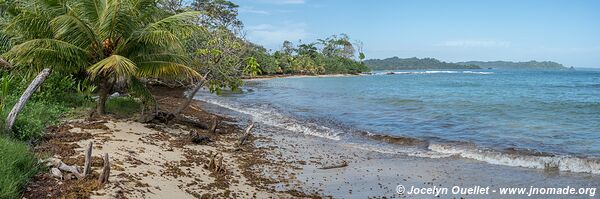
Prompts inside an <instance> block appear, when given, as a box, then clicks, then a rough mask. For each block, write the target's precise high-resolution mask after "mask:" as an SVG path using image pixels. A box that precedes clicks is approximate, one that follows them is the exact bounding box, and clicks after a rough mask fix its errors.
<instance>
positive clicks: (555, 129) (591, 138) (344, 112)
mask: <svg viewBox="0 0 600 199" xmlns="http://www.w3.org/2000/svg"><path fill="white" fill-rule="evenodd" d="M196 98H197V99H199V100H203V101H206V102H207V103H210V104H214V105H218V106H221V107H225V108H228V109H231V110H233V111H235V112H237V113H239V114H244V115H247V116H248V117H249V118H250V119H251V120H253V121H255V122H257V123H258V124H259V126H261V127H262V128H263V129H266V130H270V131H285V132H291V133H303V134H307V135H312V136H318V137H322V138H326V139H331V140H335V141H339V142H345V143H347V144H349V145H353V146H356V147H359V148H364V149H365V150H375V151H379V152H382V153H401V154H406V155H410V156H419V157H428V158H445V157H452V156H455V157H461V158H467V159H474V160H478V161H484V162H487V163H490V164H498V165H507V166H520V167H529V168H536V169H557V170H560V171H570V172H585V173H600V70H592V69H590V70H583V69H582V70H577V71H526V70H470V71H465V70H456V71H445V70H423V71H397V72H390V71H383V72H375V73H374V74H373V75H361V76H344V77H297V78H293V77H292V78H275V79H268V80H252V81H247V82H246V84H245V86H244V87H243V88H242V92H225V93H223V94H222V95H220V96H216V95H212V94H209V93H206V92H203V93H199V94H198V95H197V96H196Z"/></svg>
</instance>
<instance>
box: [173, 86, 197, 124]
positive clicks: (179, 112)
mask: <svg viewBox="0 0 600 199" xmlns="http://www.w3.org/2000/svg"><path fill="white" fill-rule="evenodd" d="M202 85H203V84H202V83H199V84H198V85H197V86H196V88H194V90H193V91H192V93H190V95H189V96H187V99H186V100H185V103H183V104H182V105H181V106H180V107H179V108H177V110H176V111H175V112H173V115H175V116H177V115H179V114H181V112H183V110H185V108H187V107H188V106H189V105H190V104H191V103H192V100H194V96H196V93H198V91H199V90H200V89H201V88H202Z"/></svg>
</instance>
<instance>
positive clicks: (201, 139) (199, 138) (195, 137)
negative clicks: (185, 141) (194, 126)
mask: <svg viewBox="0 0 600 199" xmlns="http://www.w3.org/2000/svg"><path fill="white" fill-rule="evenodd" d="M190 139H191V140H192V142H193V143H194V144H208V143H210V142H212V140H210V137H208V136H205V135H200V133H198V132H197V131H190Z"/></svg>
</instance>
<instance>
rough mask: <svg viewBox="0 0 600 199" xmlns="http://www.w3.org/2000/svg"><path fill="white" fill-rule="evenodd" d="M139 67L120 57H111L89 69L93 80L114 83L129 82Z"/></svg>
mask: <svg viewBox="0 0 600 199" xmlns="http://www.w3.org/2000/svg"><path fill="white" fill-rule="evenodd" d="M136 70H137V66H136V64H135V63H133V62H132V61H131V60H129V59H127V58H125V57H123V56H120V55H111V56H109V57H107V58H105V59H103V60H100V61H99V62H98V63H96V64H94V65H92V66H90V67H89V68H88V70H87V71H88V73H89V74H90V76H91V79H96V78H99V77H100V78H109V79H110V80H111V81H112V82H123V81H127V80H128V78H129V77H131V76H132V75H135V74H136Z"/></svg>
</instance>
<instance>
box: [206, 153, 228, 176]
mask: <svg viewBox="0 0 600 199" xmlns="http://www.w3.org/2000/svg"><path fill="white" fill-rule="evenodd" d="M218 155H219V154H217V153H215V154H214V155H213V154H212V151H211V152H210V153H209V154H208V156H209V157H210V159H209V161H208V166H207V167H206V168H207V169H209V170H210V171H212V172H214V173H225V165H223V155H222V154H221V156H220V157H219V156H218Z"/></svg>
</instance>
